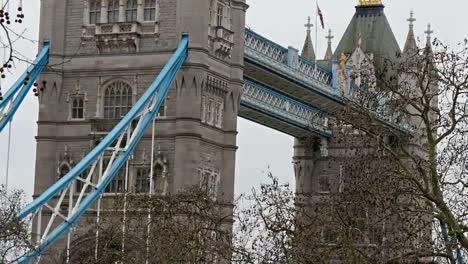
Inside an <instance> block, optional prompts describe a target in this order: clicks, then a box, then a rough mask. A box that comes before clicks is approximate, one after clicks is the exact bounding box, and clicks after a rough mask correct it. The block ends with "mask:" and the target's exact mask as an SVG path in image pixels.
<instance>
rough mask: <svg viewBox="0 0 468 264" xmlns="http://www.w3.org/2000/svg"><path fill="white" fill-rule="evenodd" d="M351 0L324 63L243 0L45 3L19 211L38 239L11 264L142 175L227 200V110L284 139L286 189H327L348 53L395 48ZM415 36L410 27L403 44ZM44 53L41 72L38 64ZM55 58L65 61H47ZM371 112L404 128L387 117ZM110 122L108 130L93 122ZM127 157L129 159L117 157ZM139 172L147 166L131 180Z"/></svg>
mask: <svg viewBox="0 0 468 264" xmlns="http://www.w3.org/2000/svg"><path fill="white" fill-rule="evenodd" d="M359 2H360V4H359V5H358V6H357V7H356V14H355V15H354V17H353V19H352V21H351V23H350V26H349V27H348V29H347V31H346V32H345V34H344V36H343V38H342V39H341V41H340V43H339V45H338V47H337V49H336V50H335V52H334V54H331V52H332V47H331V41H329V42H328V43H329V47H328V49H327V50H328V51H327V55H326V56H325V59H324V60H317V59H316V58H315V51H314V50H313V45H312V41H311V37H310V30H308V31H307V36H306V42H305V45H304V49H303V51H302V53H301V54H299V51H298V50H296V49H294V48H292V47H289V48H284V47H282V46H280V45H278V44H276V43H275V42H273V41H271V40H268V39H267V38H265V37H262V36H261V35H260V34H258V33H256V32H254V31H252V30H250V29H245V12H246V11H247V8H248V6H247V4H246V3H245V0H196V1H195V0H194V1H188V0H162V1H155V0H152V1H140V0H139V1H136V0H102V1H101V0H70V1H63V0H43V2H42V7H41V26H40V40H41V41H43V42H42V45H43V46H44V48H43V52H42V53H41V54H42V55H41V56H40V59H41V63H38V64H36V65H35V66H34V67H33V69H32V70H29V71H28V72H29V74H31V73H32V72H34V73H39V72H42V75H41V76H40V77H38V79H37V80H38V81H39V82H41V81H46V82H47V83H48V84H50V85H49V88H48V89H47V90H45V91H44V93H42V94H41V95H40V101H41V105H44V107H41V108H40V109H39V120H38V136H37V161H36V175H35V188H34V195H35V197H37V198H36V199H35V200H34V202H33V203H31V204H29V205H28V206H27V207H26V208H25V209H24V210H23V211H22V212H21V213H20V217H21V218H27V217H34V226H33V232H34V233H35V234H38V235H37V239H36V243H37V247H36V250H34V251H31V252H30V254H29V255H27V256H26V257H24V258H23V259H22V260H21V262H22V263H27V262H29V261H30V260H32V259H33V258H37V257H39V256H40V255H41V254H42V253H43V252H46V251H47V250H48V249H49V248H50V247H52V248H53V247H67V248H69V247H70V244H72V243H73V238H72V237H71V236H70V232H71V231H70V229H71V227H72V226H74V225H80V216H82V215H83V214H85V212H87V210H89V208H90V207H93V206H96V203H99V201H100V200H101V197H102V194H103V193H104V194H107V193H109V192H111V193H120V192H132V191H135V190H136V189H135V188H137V187H135V186H136V181H140V182H141V179H140V178H141V177H143V176H144V177H147V178H148V179H149V180H148V181H147V182H148V184H150V183H151V185H150V186H148V188H145V190H148V192H149V193H150V195H151V194H154V195H167V194H172V193H177V191H178V190H181V189H183V188H184V187H186V186H189V185H193V184H200V183H206V184H207V186H209V188H210V193H212V194H213V196H214V197H215V198H216V199H220V200H226V201H232V199H233V197H234V172H235V157H236V148H237V146H236V133H237V116H241V117H244V118H246V119H249V120H252V121H254V122H257V123H260V124H262V125H265V126H268V127H271V128H273V129H276V130H279V131H282V132H284V133H286V134H289V135H292V136H294V137H295V138H296V144H295V156H294V158H293V159H294V164H295V168H296V170H295V174H296V175H295V176H296V181H297V184H296V185H297V190H296V191H297V193H298V194H303V193H309V194H314V193H317V192H318V191H319V190H322V191H323V188H327V187H326V186H321V183H323V182H324V181H323V178H324V175H325V176H327V175H328V176H329V177H330V179H327V181H331V180H332V179H331V178H337V177H341V176H340V175H339V174H340V173H341V172H340V170H341V169H342V168H341V167H340V165H339V163H336V162H335V161H336V160H340V159H343V158H344V157H343V156H342V154H340V152H339V151H338V149H341V148H345V147H346V146H341V145H340V144H339V143H337V141H336V138H335V135H334V131H333V128H332V127H331V126H330V125H329V120H330V119H333V118H334V117H333V114H334V113H336V112H337V111H339V109H342V108H343V107H345V106H346V104H347V102H349V100H352V96H351V93H352V88H353V86H352V85H351V82H350V80H349V78H343V76H345V75H349V72H350V71H351V66H353V63H360V62H362V61H359V62H356V58H364V59H369V58H370V57H375V58H377V56H378V55H381V56H383V55H388V54H391V56H393V55H394V53H401V51H400V48H399V46H398V44H397V43H396V40H395V37H394V35H393V33H392V31H391V28H390V26H389V24H388V21H387V19H386V17H385V15H384V6H383V5H382V3H381V1H359ZM65 14H67V15H65ZM370 18H372V19H370ZM369 28H371V29H372V30H369V31H367V30H368V29H369ZM411 30H412V29H411ZM182 34H185V35H184V37H183V38H182V39H181V37H180V36H181V35H182ZM410 35H411V34H410ZM328 39H329V40H331V36H329V38H328ZM45 40H47V41H50V46H49V45H48V44H45V42H44V41H45ZM413 42H414V35H413V39H409V40H408V43H410V44H408V43H407V45H405V46H406V47H410V48H412V47H413V46H414V45H412V44H411V43H413ZM405 49H406V48H405ZM174 51H175V53H174ZM403 52H405V50H404V51H403ZM172 53H174V54H172ZM45 54H47V55H48V56H47V57H48V59H49V61H50V63H49V65H51V68H45V69H43V68H44V64H45V63H47V62H46V60H45V57H44V56H45ZM169 54H172V55H171V56H169ZM356 54H357V55H356ZM360 55H362V56H361V57H359V56H360ZM392 58H393V57H392ZM64 59H67V60H68V59H69V60H70V63H68V64H67V63H65V64H60V63H56V62H61V61H62V60H64ZM393 59H394V58H393ZM379 63H380V62H379V61H378V60H377V59H376V61H375V63H374V62H372V64H373V65H375V67H379ZM54 65H60V66H54ZM26 75H28V74H26ZM156 75H158V76H157V77H156V79H155V76H156ZM33 77H34V79H35V77H36V76H33ZM22 78H23V79H20V80H19V82H18V83H17V84H16V85H15V86H14V87H13V88H12V89H11V91H21V89H26V90H27V89H29V88H30V87H31V84H32V82H33V81H34V80H25V79H24V78H25V77H24V76H23V77H22ZM354 88H356V87H354ZM357 89H359V87H357ZM166 95H167V96H166ZM21 96H22V93H18V94H17V95H16V97H15V95H14V93H12V96H6V97H5V100H4V101H3V102H1V104H0V121H1V122H0V124H4V123H7V122H10V121H11V118H12V116H13V114H14V111H15V109H17V108H18V107H19V105H20V104H21V101H22V97H21ZM15 98H17V99H15ZM369 111H373V112H374V114H375V115H376V116H377V117H378V119H379V120H380V121H381V122H383V123H385V124H387V125H389V126H392V127H393V128H395V129H397V130H400V131H402V132H404V133H409V132H410V131H411V127H410V125H411V124H408V123H399V122H396V121H395V119H394V118H393V114H390V113H388V112H385V111H384V110H381V109H380V110H379V109H369ZM109 123H110V124H115V127H112V128H111V127H107V128H105V126H101V127H102V128H100V129H97V128H96V127H97V126H96V124H98V125H99V124H109ZM3 127H4V126H2V127H0V128H3ZM151 127H152V129H151ZM97 130H99V131H97ZM101 130H103V131H101ZM309 137H316V138H318V139H320V140H319V141H317V142H319V143H318V147H319V148H320V150H321V151H320V153H316V152H314V150H312V149H311V148H312V147H311V146H310V145H307V144H306V143H305V140H306V139H307V138H309ZM115 141H118V142H119V143H118V144H114V142H115ZM155 142H157V144H158V146H159V147H158V148H157V149H158V153H157V155H156V148H155ZM331 143H333V144H331ZM315 147H317V146H314V148H315ZM149 151H150V152H149ZM86 153H87V154H86ZM108 153H111V154H108ZM134 153H143V154H142V155H133V154H134ZM140 156H142V157H143V156H144V157H153V158H151V159H150V160H149V161H148V159H143V158H140ZM130 157H132V159H133V160H134V163H138V164H140V165H139V166H138V167H137V166H135V167H133V166H132V165H128V164H129V162H128V160H129V158H130ZM155 157H157V159H156V158H155ZM125 164H126V165H125ZM157 166H159V167H158V168H161V170H154V171H155V172H153V169H154V168H156V167H157ZM122 168H125V170H126V173H124V174H121V173H119V171H120V170H121V169H122ZM141 168H148V169H150V170H148V171H152V172H153V175H143V176H141V173H140V171H141ZM156 171H157V172H156ZM122 175H125V176H122ZM330 175H331V176H330ZM139 177H140V178H139ZM145 179H146V178H145ZM153 181H154V182H153ZM119 182H125V184H124V185H121V184H120V183H119ZM119 184H120V185H119ZM325 185H327V184H325ZM76 186H81V189H80V188H76ZM109 186H112V187H109ZM119 186H125V188H124V187H122V188H123V189H122V188H121V187H119ZM155 186H158V188H156V187H155ZM207 188H208V187H207ZM90 189H91V191H89V190H90ZM65 201H67V208H68V209H67V210H64V209H63V206H62V205H63V204H65ZM98 208H99V207H98ZM64 240H67V242H66V243H64V242H63V241H64ZM57 241H59V243H57V244H55V243H56V242H57ZM60 241H61V242H60ZM44 261H46V260H44ZM44 263H46V262H44Z"/></svg>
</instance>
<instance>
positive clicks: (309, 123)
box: [241, 80, 332, 137]
mask: <svg viewBox="0 0 468 264" xmlns="http://www.w3.org/2000/svg"><path fill="white" fill-rule="evenodd" d="M241 104H245V105H249V106H250V107H253V108H256V109H258V110H259V111H261V112H268V113H271V114H272V115H273V116H276V117H280V118H282V119H285V120H287V121H288V122H289V123H295V124H297V125H299V126H301V127H303V128H307V129H308V130H310V131H314V132H316V133H319V134H322V135H324V136H327V137H330V136H331V135H332V131H331V129H330V128H329V127H328V118H327V117H326V116H325V115H324V114H323V113H322V112H321V111H319V110H318V109H315V108H313V107H311V106H308V105H306V104H304V103H301V102H299V101H297V100H294V99H292V98H290V97H288V96H285V95H282V94H280V93H278V92H275V91H273V90H272V89H271V88H269V87H266V86H264V85H261V84H259V83H257V82H254V81H250V80H245V83H244V87H243V93H242V97H241Z"/></svg>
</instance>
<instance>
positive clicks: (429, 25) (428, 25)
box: [424, 23, 434, 47]
mask: <svg viewBox="0 0 468 264" xmlns="http://www.w3.org/2000/svg"><path fill="white" fill-rule="evenodd" d="M424 33H426V35H427V36H426V39H427V40H426V47H431V46H432V44H431V35H432V33H434V30H432V28H431V23H428V24H427V30H426V31H424Z"/></svg>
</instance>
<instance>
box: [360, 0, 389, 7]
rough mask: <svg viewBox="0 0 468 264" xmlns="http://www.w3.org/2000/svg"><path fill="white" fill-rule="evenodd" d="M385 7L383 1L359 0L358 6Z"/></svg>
mask: <svg viewBox="0 0 468 264" xmlns="http://www.w3.org/2000/svg"><path fill="white" fill-rule="evenodd" d="M380 5H383V3H382V0H359V4H358V6H380Z"/></svg>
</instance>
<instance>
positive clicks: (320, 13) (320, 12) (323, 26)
mask: <svg viewBox="0 0 468 264" xmlns="http://www.w3.org/2000/svg"><path fill="white" fill-rule="evenodd" d="M317 14H318V16H319V17H320V24H321V25H322V29H325V22H324V21H323V14H322V10H320V7H319V6H318V4H317Z"/></svg>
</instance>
